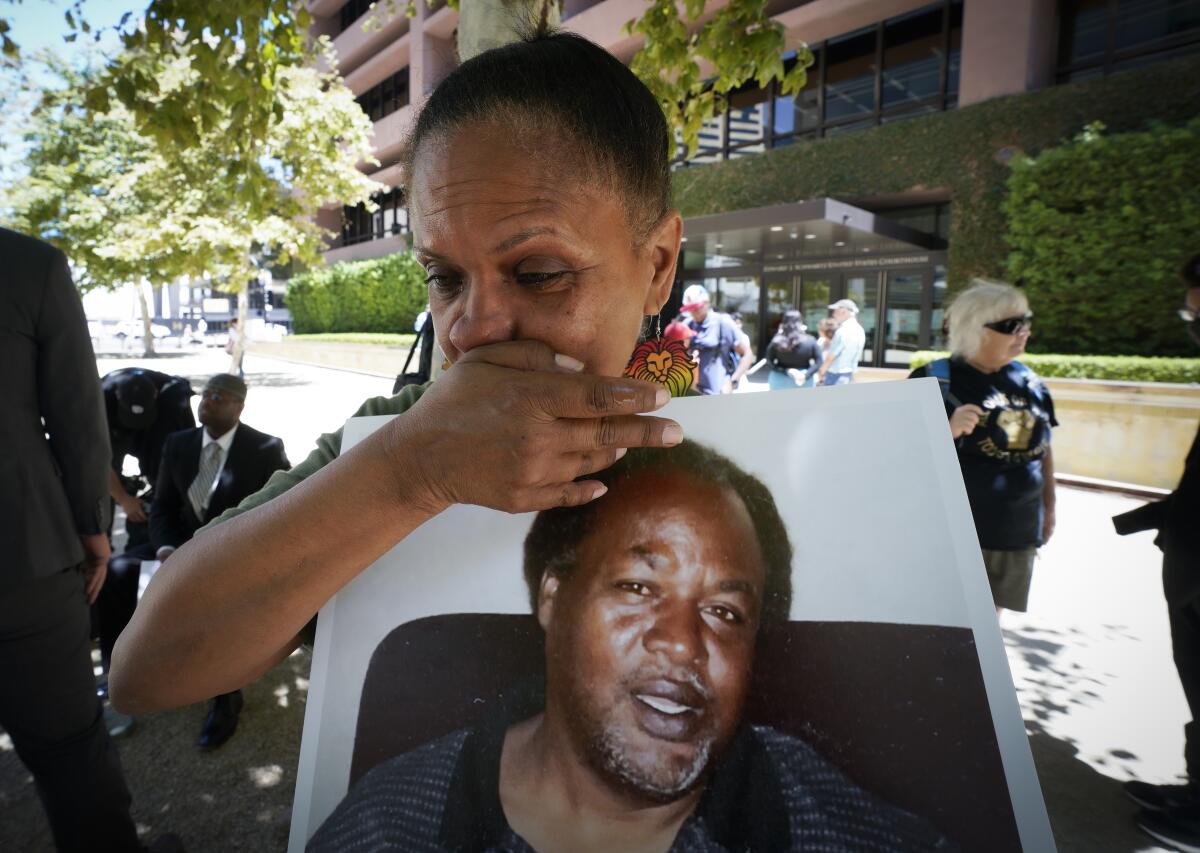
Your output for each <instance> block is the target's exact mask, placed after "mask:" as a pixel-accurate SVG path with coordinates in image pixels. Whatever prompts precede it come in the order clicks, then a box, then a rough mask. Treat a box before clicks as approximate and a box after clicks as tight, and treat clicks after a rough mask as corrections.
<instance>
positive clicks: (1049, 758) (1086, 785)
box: [1029, 724, 1159, 853]
mask: <svg viewBox="0 0 1200 853" xmlns="http://www.w3.org/2000/svg"><path fill="white" fill-rule="evenodd" d="M1029 727H1030V729H1031V734H1030V736H1029V747H1030V749H1031V750H1032V751H1033V763H1034V764H1035V765H1036V766H1037V772H1038V778H1039V779H1040V780H1041V783H1042V794H1043V795H1044V796H1045V798H1046V809H1047V811H1049V813H1050V825H1051V826H1052V827H1053V828H1054V840H1055V842H1056V843H1057V844H1058V850H1059V853H1095V851H1097V850H1104V851H1110V853H1135V851H1147V850H1158V849H1159V848H1158V847H1156V846H1155V845H1154V843H1153V842H1152V841H1151V840H1150V839H1149V838H1147V837H1146V836H1145V835H1143V834H1142V833H1141V832H1140V831H1139V830H1138V829H1137V827H1136V826H1134V824H1133V816H1134V815H1135V814H1136V813H1137V807H1136V806H1135V805H1134V804H1133V803H1131V802H1129V800H1127V799H1125V795H1124V794H1122V793H1121V783H1120V782H1119V781H1117V780H1116V779H1113V778H1110V777H1108V776H1105V775H1104V774H1103V773H1100V772H1098V771H1097V770H1096V769H1095V768H1093V767H1092V766H1091V765H1089V764H1087V763H1086V762H1084V761H1081V760H1080V759H1079V758H1078V757H1077V752H1078V751H1077V750H1076V748H1075V747H1074V746H1073V745H1072V744H1070V743H1068V742H1066V741H1064V740H1059V739H1056V738H1053V737H1051V736H1050V735H1048V734H1046V733H1045V732H1042V731H1037V725H1036V724H1029Z"/></svg>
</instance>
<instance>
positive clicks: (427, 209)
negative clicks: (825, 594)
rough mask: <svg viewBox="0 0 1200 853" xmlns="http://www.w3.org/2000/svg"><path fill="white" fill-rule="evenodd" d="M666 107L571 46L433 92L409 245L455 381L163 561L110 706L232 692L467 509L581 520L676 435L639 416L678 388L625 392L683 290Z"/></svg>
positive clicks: (485, 58) (596, 52) (539, 50)
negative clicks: (382, 560) (610, 487)
mask: <svg viewBox="0 0 1200 853" xmlns="http://www.w3.org/2000/svg"><path fill="white" fill-rule="evenodd" d="M668 142H669V137H668V133H667V126H666V122H665V120H664V118H663V114H662V111H661V109H660V108H659V106H658V104H657V103H656V102H655V100H654V98H653V96H651V95H650V93H649V92H648V91H647V90H646V88H645V87H644V86H643V85H642V84H641V83H640V82H639V81H638V80H637V78H636V77H634V76H633V74H632V73H630V72H629V70H628V69H626V68H625V67H624V66H623V65H622V64H621V63H620V62H619V61H618V60H616V59H614V58H613V57H612V56H610V55H609V54H607V53H606V52H604V51H603V50H601V49H600V48H598V47H596V46H595V45H592V44H591V43H589V42H586V41H584V40H583V39H580V38H577V37H574V36H570V35H557V36H553V37H548V38H541V39H537V40H534V41H532V42H529V43H524V44H518V45H510V46H508V47H504V48H499V49H497V50H493V51H489V52H488V53H486V54H483V55H481V56H479V57H476V58H475V59H474V60H471V61H470V62H467V63H464V64H463V65H462V66H461V67H460V68H458V69H457V70H456V71H455V72H453V73H452V74H450V75H449V76H448V77H447V78H446V79H445V80H444V81H443V82H442V83H441V84H440V85H439V86H438V88H437V89H436V91H435V92H434V93H433V94H432V95H431V96H430V98H429V100H428V101H427V103H426V105H425V107H424V109H423V111H422V113H421V115H420V118H419V119H418V121H417V124H416V126H415V128H414V131H413V134H412V137H411V138H410V140H409V142H408V145H407V147H406V155H405V158H404V167H405V168H404V174H405V175H407V176H408V178H407V180H408V197H409V200H410V201H409V204H410V216H411V222H412V225H413V231H414V247H415V248H414V251H415V254H416V256H417V258H418V260H419V261H420V263H421V264H422V265H423V266H424V267H425V270H426V272H427V274H428V279H427V280H428V283H429V303H430V311H431V313H432V316H433V324H434V328H435V330H436V334H437V338H438V340H439V341H440V343H441V345H442V349H443V351H444V352H445V355H446V358H447V359H448V360H449V362H450V364H451V367H450V368H449V370H448V371H447V372H446V373H445V374H444V375H443V376H442V377H440V378H439V379H438V381H437V382H436V383H434V384H430V385H424V386H413V387H409V388H405V389H404V390H403V391H402V392H401V393H400V394H398V395H397V396H395V397H391V398H376V399H373V400H369V401H367V402H366V403H365V404H364V405H363V406H362V407H361V408H360V409H359V410H358V412H356V413H355V414H357V415H377V414H396V415H397V417H395V418H394V419H393V420H392V421H390V422H389V423H388V424H387V425H386V426H384V427H382V428H381V429H379V430H378V431H376V432H375V433H374V434H373V435H372V436H371V437H370V438H368V439H367V440H365V441H363V442H362V443H361V444H359V445H357V446H355V447H354V448H353V449H352V450H349V451H347V452H346V453H345V454H340V447H341V434H340V432H338V433H334V434H331V435H326V436H323V437H322V438H321V439H320V440H319V442H318V445H317V448H316V450H314V451H313V453H312V454H311V455H310V456H309V457H308V459H306V460H305V461H304V462H303V463H301V464H300V465H298V466H297V467H295V468H293V469H292V470H291V471H290V472H288V473H281V474H279V475H277V476H275V477H273V478H272V479H271V481H270V482H269V483H268V484H267V486H266V487H265V488H264V489H263V490H262V491H261V492H259V493H258V494H257V495H254V496H252V497H251V498H248V499H247V500H246V501H244V502H243V503H242V505H241V506H239V507H238V508H237V509H235V510H231V511H230V512H229V513H227V514H226V515H225V516H222V517H221V519H218V521H217V522H215V523H214V524H213V525H212V526H210V527H209V528H207V529H205V530H202V531H200V532H199V533H198V534H197V535H196V536H195V538H194V539H193V540H191V541H190V542H188V543H187V544H185V545H184V546H183V547H181V548H180V549H179V550H178V551H176V552H175V554H174V555H172V556H171V558H170V561H169V565H168V566H166V568H165V570H164V571H161V572H160V573H159V574H158V575H157V577H156V579H155V581H154V583H153V584H151V586H150V588H149V589H148V590H147V592H146V595H145V597H144V598H143V600H142V602H141V605H140V606H139V607H138V610H137V613H136V614H135V616H134V619H133V621H132V622H131V623H130V625H129V627H128V629H126V631H125V632H124V634H123V635H122V637H121V640H120V642H119V643H118V646H117V649H116V652H115V660H114V665H113V672H112V676H111V679H110V695H111V697H112V700H113V703H114V704H115V705H117V706H118V707H120V708H122V709H125V710H127V711H129V712H133V713H144V712H147V711H152V710H156V709H160V708H167V707H172V706H178V705H183V704H186V703H189V702H195V701H197V700H200V699H204V698H207V697H210V696H215V695H218V694H220V693H226V692H229V691H232V690H235V689H237V688H239V687H241V686H243V685H245V684H247V683H249V682H250V681H253V680H254V679H255V678H257V677H258V676H260V675H262V674H263V673H264V672H266V671H267V670H268V669H270V668H271V667H272V666H273V665H274V664H275V663H277V662H278V661H279V660H281V659H282V658H284V657H285V656H286V655H287V654H288V653H289V652H290V651H291V650H292V649H294V648H295V647H296V645H297V643H298V642H299V637H298V635H299V634H300V632H301V629H303V628H304V627H305V625H306V624H307V623H309V621H310V620H311V619H312V618H313V616H314V614H315V613H316V612H317V610H318V609H319V608H320V607H321V605H323V604H324V603H325V602H326V601H327V600H328V599H329V598H330V597H331V596H333V595H334V593H336V592H337V591H338V590H339V589H340V588H341V587H342V586H344V585H345V584H346V583H347V582H349V581H350V580H352V579H353V578H354V577H355V576H356V575H358V574H359V572H361V571H362V570H363V569H364V568H366V567H367V566H368V565H370V564H371V563H372V562H373V561H374V560H376V559H377V558H378V557H379V556H380V555H382V554H383V553H384V552H385V551H387V550H388V549H390V548H391V547H392V546H393V545H395V544H396V543H397V542H399V541H401V540H403V539H404V538H405V537H406V536H407V535H408V534H409V533H411V532H412V531H413V530H414V529H416V528H417V527H418V526H419V525H421V524H422V523H424V522H425V521H427V520H428V519H430V518H431V517H433V516H435V515H437V514H438V513H440V512H441V511H442V510H444V509H446V508H447V507H450V506H452V505H453V504H459V503H463V504H478V505H481V506H488V507H492V508H495V509H499V510H504V511H508V512H529V511H535V510H541V509H546V508H548V507H552V506H560V505H576V504H581V503H586V502H588V501H590V500H593V499H595V498H597V497H599V496H600V495H601V494H603V493H604V491H605V489H604V487H603V486H602V485H601V484H600V483H599V482H597V481H596V480H592V479H588V478H587V475H588V474H591V473H594V472H596V471H598V470H601V469H603V468H605V467H607V466H609V465H611V464H612V463H613V462H614V461H615V460H617V459H619V458H620V457H621V456H622V455H623V454H624V452H625V449H626V448H630V447H666V446H673V445H675V444H678V443H679V442H680V441H681V440H682V439H683V434H682V430H681V429H680V427H679V425H678V424H676V423H675V422H673V421H670V420H666V419H661V418H653V417H638V414H639V413H645V412H651V411H654V410H655V409H658V408H660V407H661V406H663V405H664V404H665V403H666V402H667V400H668V399H669V395H668V393H667V392H666V390H665V389H664V388H661V387H660V386H656V385H653V384H650V383H646V382H637V381H634V380H631V379H627V378H624V377H622V371H623V369H624V367H625V365H626V362H627V361H628V359H629V357H630V354H631V353H632V351H633V349H634V347H635V346H636V344H637V340H638V337H639V332H640V330H641V328H642V327H643V318H644V317H645V316H646V315H654V314H657V313H658V312H659V311H660V310H661V309H662V306H663V304H664V303H665V302H666V301H667V298H668V296H669V294H670V291H671V285H672V282H673V280H674V274H675V261H676V258H677V257H678V255H679V246H680V238H681V235H682V220H681V219H680V216H679V213H678V212H677V211H675V210H672V209H671V208H670V166H669V155H668V151H669V145H668Z"/></svg>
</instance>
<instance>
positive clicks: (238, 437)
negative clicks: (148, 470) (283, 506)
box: [150, 424, 292, 548]
mask: <svg viewBox="0 0 1200 853" xmlns="http://www.w3.org/2000/svg"><path fill="white" fill-rule="evenodd" d="M203 435H204V427H197V428H195V429H185V430H180V431H179V432H175V433H172V434H171V435H169V436H167V441H166V444H164V445H163V454H162V461H161V462H160V463H159V466H158V481H157V483H156V484H155V487H154V502H153V503H152V504H151V505H150V541H151V542H152V543H154V547H155V548H161V547H162V546H164V545H170V546H171V547H173V548H178V547H179V546H180V545H182V544H183V543H184V542H186V541H188V540H189V539H191V538H192V534H194V533H195V532H196V531H197V530H199V529H200V528H201V527H203V526H204V525H205V524H207V523H208V522H209V521H211V520H212V519H214V518H216V517H217V516H218V515H220V514H221V513H223V512H224V511H225V510H227V509H228V508H229V507H231V506H237V505H238V504H239V503H241V502H242V499H243V498H246V497H248V496H250V495H252V494H254V493H255V492H257V491H258V490H259V489H261V488H262V487H263V486H264V485H266V482H267V480H268V479H269V478H270V476H271V475H272V474H273V473H275V472H276V471H286V470H287V469H288V468H291V467H292V466H291V465H290V464H289V463H288V459H287V456H286V455H285V454H284V452H283V442H282V441H280V440H279V439H278V438H276V437H275V436H273V435H267V434H266V433H263V432H259V431H258V430H256V429H254V428H253V427H251V426H247V425H246V424H239V425H238V428H237V432H235V433H234V434H233V443H232V444H230V445H229V452H228V454H227V455H226V457H225V467H224V468H222V469H221V476H220V477H219V478H218V479H217V485H216V488H215V489H214V490H213V493H212V497H211V498H210V499H209V502H208V509H207V510H206V511H205V513H204V518H197V517H196V512H195V510H193V509H192V503H191V501H189V500H188V497H187V493H188V487H189V486H191V485H192V480H194V479H196V472H197V471H199V470H200V448H201V446H202V443H203Z"/></svg>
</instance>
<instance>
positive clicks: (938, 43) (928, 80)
mask: <svg viewBox="0 0 1200 853" xmlns="http://www.w3.org/2000/svg"><path fill="white" fill-rule="evenodd" d="M1197 2H1200V0H1197ZM962 10H963V4H962V0H940V2H937V3H933V4H930V5H928V6H925V7H923V8H921V9H917V10H916V11H913V12H910V13H908V14H905V15H901V16H899V17H896V18H889V19H887V20H884V21H879V22H878V23H876V24H875V25H873V26H870V27H866V28H865V29H861V30H856V31H855V32H852V33H847V34H845V35H842V36H838V37H837V38H834V39H830V40H828V41H826V42H822V43H820V44H816V45H812V46H811V49H812V51H813V57H814V62H813V64H812V65H811V66H810V67H809V69H808V75H807V80H806V81H805V85H804V88H803V89H802V90H801V91H800V92H799V93H798V94H796V95H794V96H792V95H784V94H783V93H782V92H781V91H780V90H779V86H778V84H775V83H773V84H771V86H770V87H769V88H768V89H761V88H758V87H754V86H750V87H746V88H744V89H742V90H739V91H737V92H735V93H732V94H731V95H730V96H729V109H728V111H727V112H726V114H725V115H723V116H720V117H718V118H717V119H714V120H713V121H712V122H710V123H707V124H706V125H705V127H704V129H703V130H702V131H701V133H700V150H699V151H697V153H696V155H695V156H694V157H692V158H689V159H688V160H687V161H686V162H681V161H682V152H681V154H680V157H679V160H677V165H689V166H690V165H699V164H702V163H711V162H715V161H717V160H723V159H727V158H734V157H741V156H745V155H747V154H750V153H755V152H758V151H761V150H763V149H765V148H777V147H780V146H783V145H791V144H793V143H795V142H797V141H800V140H803V139H809V138H816V137H820V136H830V135H835V134H839V133H848V132H852V131H856V130H862V129H865V128H869V127H875V126H876V125H879V124H886V123H888V122H893V121H899V120H901V119H906V118H913V117H915V116H919V115H923V114H925V113H930V112H938V111H941V110H945V109H951V108H953V107H955V106H957V105H958V77H959V65H960V56H961V46H962V15H963V12H962ZM794 62H795V55H794V54H791V55H787V56H784V64H785V67H790V65H791V64H792V63H794Z"/></svg>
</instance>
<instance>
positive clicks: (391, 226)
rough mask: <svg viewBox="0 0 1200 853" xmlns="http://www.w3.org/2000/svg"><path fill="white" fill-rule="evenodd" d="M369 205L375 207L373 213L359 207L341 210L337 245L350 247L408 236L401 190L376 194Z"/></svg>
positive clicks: (406, 216) (406, 212)
mask: <svg viewBox="0 0 1200 853" xmlns="http://www.w3.org/2000/svg"><path fill="white" fill-rule="evenodd" d="M372 201H374V202H375V204H377V205H378V208H377V209H375V210H374V211H368V210H367V208H366V205H363V204H360V205H358V206H356V207H344V208H342V239H341V245H343V246H352V245H354V244H355V243H365V242H366V241H368V240H380V239H383V238H384V237H392V236H395V235H397V234H407V233H408V210H407V208H405V206H404V193H403V192H402V191H401V190H399V189H394V190H388V191H387V192H384V193H379V194H377V195H375V196H374V197H373V198H372Z"/></svg>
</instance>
